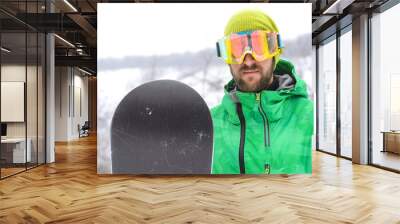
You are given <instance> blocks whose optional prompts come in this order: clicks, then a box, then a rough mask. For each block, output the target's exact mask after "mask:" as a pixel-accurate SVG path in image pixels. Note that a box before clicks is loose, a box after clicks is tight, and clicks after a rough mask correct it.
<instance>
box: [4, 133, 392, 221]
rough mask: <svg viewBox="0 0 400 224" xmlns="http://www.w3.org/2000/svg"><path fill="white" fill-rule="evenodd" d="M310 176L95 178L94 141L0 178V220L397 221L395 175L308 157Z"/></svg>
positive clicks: (85, 140)
mask: <svg viewBox="0 0 400 224" xmlns="http://www.w3.org/2000/svg"><path fill="white" fill-rule="evenodd" d="M313 158H314V161H313V167H314V168H313V174H312V175H309V176H308V175H293V176H285V175H275V176H241V177H239V176H213V177H206V176H190V177H188V176H186V177H184V176H157V177H154V176H110V175H97V174H96V139H95V137H89V138H83V139H82V140H80V141H76V142H70V143H69V144H57V147H56V163H54V164H50V165H46V166H41V167H38V168H35V169H33V170H29V171H27V172H25V173H22V174H19V175H16V176H13V177H10V178H7V179H5V180H2V181H0V223H44V222H47V223H249V222H252V223H385V224H386V223H400V175H399V174H396V173H391V172H388V171H384V170H380V169H378V168H374V167H369V166H360V165H352V164H351V162H350V161H347V160H343V159H338V158H336V157H333V156H330V155H326V154H323V153H320V152H316V153H314V157H313Z"/></svg>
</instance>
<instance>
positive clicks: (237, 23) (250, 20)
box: [224, 9, 280, 65]
mask: <svg viewBox="0 0 400 224" xmlns="http://www.w3.org/2000/svg"><path fill="white" fill-rule="evenodd" d="M252 30H265V31H272V32H278V33H279V30H278V27H277V26H276V24H275V22H274V21H273V20H272V19H271V17H269V16H268V15H267V14H265V13H264V12H263V11H261V10H258V9H246V10H242V11H239V12H237V13H235V14H234V15H233V16H232V17H231V18H230V19H229V21H228V24H227V25H226V27H225V31H224V35H225V36H227V35H230V34H232V33H238V32H243V31H252ZM279 56H280V55H279V54H278V55H277V56H275V65H276V64H277V63H278V61H279Z"/></svg>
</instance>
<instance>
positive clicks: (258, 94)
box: [256, 93, 261, 102]
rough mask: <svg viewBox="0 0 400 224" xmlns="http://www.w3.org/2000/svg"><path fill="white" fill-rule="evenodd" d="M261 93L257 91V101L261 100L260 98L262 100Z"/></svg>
mask: <svg viewBox="0 0 400 224" xmlns="http://www.w3.org/2000/svg"><path fill="white" fill-rule="evenodd" d="M260 95H261V93H256V101H257V102H260V100H261V96H260Z"/></svg>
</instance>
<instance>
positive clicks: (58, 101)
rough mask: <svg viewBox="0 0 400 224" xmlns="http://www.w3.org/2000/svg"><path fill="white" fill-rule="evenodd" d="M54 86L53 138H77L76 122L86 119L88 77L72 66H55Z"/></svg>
mask: <svg viewBox="0 0 400 224" xmlns="http://www.w3.org/2000/svg"><path fill="white" fill-rule="evenodd" d="M55 88H56V91H55V112H56V113H55V120H56V132H55V140H56V141H70V140H74V139H77V138H79V133H78V124H80V125H81V126H82V125H83V124H84V122H85V121H87V120H88V77H87V76H84V73H82V72H80V71H79V70H78V69H76V68H73V67H56V84H55ZM80 107H81V108H80ZM80 110H81V111H80Z"/></svg>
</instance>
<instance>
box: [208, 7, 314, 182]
mask: <svg viewBox="0 0 400 224" xmlns="http://www.w3.org/2000/svg"><path fill="white" fill-rule="evenodd" d="M224 35H225V36H224V38H222V39H221V40H219V41H218V42H217V53H218V56H219V57H221V58H223V59H224V61H225V62H226V63H227V64H228V66H229V68H230V71H231V73H232V77H233V79H232V80H231V81H230V82H229V83H228V84H226V85H225V95H224V97H223V99H222V102H221V104H220V105H218V106H217V107H215V108H213V109H212V110H211V114H212V119H213V125H214V152H213V162H212V173H213V174H239V173H240V174H244V173H246V174H264V173H267V174H269V173H271V174H295V173H311V162H312V158H311V138H312V134H313V103H312V101H310V100H309V99H308V94H307V89H306V84H305V82H304V81H303V80H301V79H300V78H299V76H298V75H297V74H296V72H295V69H294V66H293V65H292V64H291V63H290V62H289V61H286V60H283V59H279V56H280V54H281V53H282V42H281V39H280V34H279V31H278V28H277V26H276V24H275V22H274V21H273V20H272V19H271V18H270V17H269V16H268V15H266V14H265V13H263V12H262V11H259V10H244V11H241V12H238V13H236V14H235V15H233V16H232V17H231V19H230V20H229V21H228V24H227V25H226V27H225V32H224Z"/></svg>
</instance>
